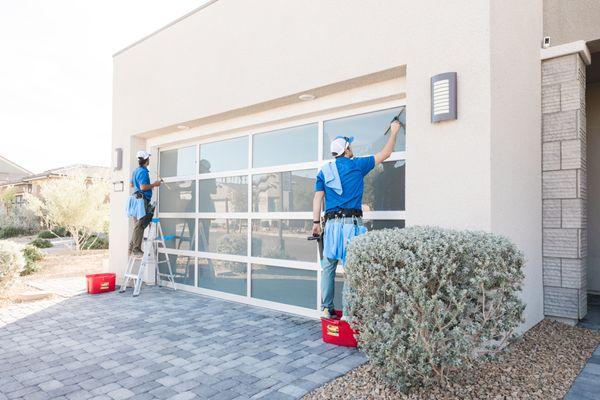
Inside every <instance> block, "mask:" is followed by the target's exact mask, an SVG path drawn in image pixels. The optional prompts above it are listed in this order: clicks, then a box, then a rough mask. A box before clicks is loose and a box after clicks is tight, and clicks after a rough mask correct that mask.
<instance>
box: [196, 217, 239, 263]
mask: <svg viewBox="0 0 600 400" xmlns="http://www.w3.org/2000/svg"><path fill="white" fill-rule="evenodd" d="M247 246H248V220H245V219H216V218H215V219H199V220H198V250H199V251H204V252H210V253H221V254H234V255H239V256H245V255H247V254H248V247H247Z"/></svg>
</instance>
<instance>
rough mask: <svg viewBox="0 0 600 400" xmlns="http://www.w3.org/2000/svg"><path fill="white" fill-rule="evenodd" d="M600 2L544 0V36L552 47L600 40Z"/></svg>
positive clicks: (592, 0)
mask: <svg viewBox="0 0 600 400" xmlns="http://www.w3.org/2000/svg"><path fill="white" fill-rule="evenodd" d="M599 21H600V1H598V0H544V36H550V38H551V40H552V46H556V45H559V44H564V43H570V42H574V41H576V40H585V41H591V40H596V39H600V23H599Z"/></svg>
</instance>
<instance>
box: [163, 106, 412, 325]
mask: <svg viewBox="0 0 600 400" xmlns="http://www.w3.org/2000/svg"><path fill="white" fill-rule="evenodd" d="M402 106H406V100H405V99H399V100H394V101H388V102H384V103H376V104H370V105H367V106H361V107H354V108H352V109H345V110H342V111H333V112H324V113H321V114H318V115H312V116H310V117H303V118H297V119H294V120H293V121H286V122H272V123H268V124H261V127H259V128H248V129H240V130H239V131H238V132H236V133H235V134H226V135H219V136H212V137H203V138H198V139H197V140H191V141H186V142H185V143H173V144H166V145H160V146H158V147H157V149H156V152H157V154H158V155H159V159H158V163H159V164H158V166H157V170H160V152H162V151H166V150H173V149H178V148H182V147H189V146H196V159H195V166H196V173H195V174H194V175H186V176H171V177H166V178H163V180H164V181H165V182H167V183H171V182H180V181H185V180H195V181H196V205H195V210H196V212H193V213H184V212H159V213H158V216H159V217H160V218H192V219H194V220H195V227H196V229H195V240H194V245H195V249H194V251H192V250H179V249H164V250H162V249H161V250H160V251H161V252H162V253H165V254H174V255H183V256H191V257H194V258H195V271H194V277H195V281H196V282H195V286H191V285H184V284H181V283H177V287H179V288H183V289H184V290H188V291H190V292H194V293H199V294H204V295H209V296H213V297H218V298H222V299H225V300H233V301H237V302H242V303H246V304H250V305H256V306H261V307H267V308H271V309H274V310H279V311H284V312H289V313H293V314H299V315H304V316H308V317H314V318H316V317H318V316H319V310H320V305H321V265H320V263H319V259H318V253H317V250H316V249H315V261H314V262H307V261H296V260H283V259H271V258H264V257H254V256H252V255H251V254H252V220H255V219H272V220H276V219H284V220H286V219H287V220H290V219H292V220H293V219H304V220H311V219H312V212H311V211H305V212H253V211H252V177H253V175H257V174H265V173H273V172H285V171H298V170H304V169H317V170H318V169H319V168H320V167H321V165H322V164H323V163H324V162H326V161H327V160H328V158H327V157H326V156H325V154H324V150H323V137H324V133H323V129H324V122H325V121H328V120H333V119H338V118H344V117H350V116H355V115H360V114H368V113H371V112H376V111H381V110H385V109H390V108H396V107H402ZM310 123H316V124H317V145H318V151H317V160H315V161H309V162H303V163H296V164H286V165H276V166H271V167H259V168H252V162H253V160H252V156H253V144H254V143H253V137H254V135H257V134H261V133H268V132H272V131H276V130H280V129H285V128H292V127H296V126H301V125H306V124H310ZM382 134H383V133H382ZM243 136H248V168H245V169H238V170H232V171H221V172H214V173H208V174H200V173H199V168H198V163H199V159H200V146H201V145H203V144H207V143H213V142H219V141H223V140H227V139H234V138H237V137H243ZM406 159H407V155H406V151H397V152H393V153H392V155H391V156H390V158H389V159H388V160H386V162H393V161H399V160H406ZM232 176H247V177H248V179H247V186H248V207H247V211H246V212H231V213H224V212H211V213H208V212H199V209H198V208H199V200H200V198H199V187H200V185H199V181H200V180H204V179H212V178H222V177H232ZM157 207H159V204H158V196H157ZM157 209H158V210H160V208H157ZM203 218H210V219H246V220H247V254H248V255H246V256H239V255H229V254H220V253H211V252H201V251H199V250H198V222H199V221H198V220H199V219H203ZM363 219H365V220H404V221H405V220H406V210H403V211H365V212H364V214H363ZM198 258H208V259H219V260H226V261H235V262H241V263H246V295H245V296H240V295H235V294H230V293H226V292H221V291H216V290H211V289H205V288H201V287H199V282H198V281H199V274H198V272H199V271H198ZM252 264H264V265H272V266H276V267H284V268H294V269H302V270H310V271H315V272H316V275H317V279H316V286H317V288H316V289H317V293H316V295H317V306H316V308H315V309H307V308H304V307H298V306H293V305H289V304H284V303H277V302H272V301H267V300H261V299H257V298H254V297H252ZM161 284H162V285H166V286H168V285H169V283H168V282H167V281H164V280H161Z"/></svg>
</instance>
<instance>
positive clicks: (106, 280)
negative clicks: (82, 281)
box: [85, 273, 117, 294]
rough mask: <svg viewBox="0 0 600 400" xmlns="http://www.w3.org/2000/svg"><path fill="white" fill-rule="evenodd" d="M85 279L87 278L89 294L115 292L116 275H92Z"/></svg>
mask: <svg viewBox="0 0 600 400" xmlns="http://www.w3.org/2000/svg"><path fill="white" fill-rule="evenodd" d="M85 277H86V278H87V292H88V293H89V294H98V293H105V292H113V291H114V290H115V281H116V279H117V275H116V274H110V273H108V274H91V275H86V276H85Z"/></svg>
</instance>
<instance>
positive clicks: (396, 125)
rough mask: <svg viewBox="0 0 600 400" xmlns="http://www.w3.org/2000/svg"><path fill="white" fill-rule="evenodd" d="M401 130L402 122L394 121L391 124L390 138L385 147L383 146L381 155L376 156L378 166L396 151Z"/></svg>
mask: <svg viewBox="0 0 600 400" xmlns="http://www.w3.org/2000/svg"><path fill="white" fill-rule="evenodd" d="M399 130H400V122H398V121H394V122H392V123H391V124H390V137H389V139H388V141H387V143H386V144H385V146H383V149H381V151H380V152H379V153H377V154H375V164H376V165H377V164H381V163H382V162H384V161H385V160H387V159H388V158H390V156H391V155H392V152H393V151H394V146H395V145H396V138H397V136H398V131H399Z"/></svg>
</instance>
